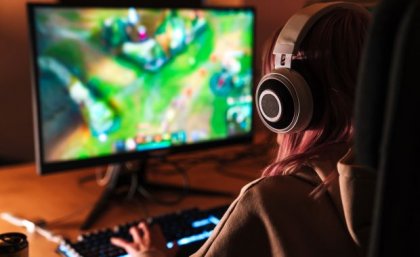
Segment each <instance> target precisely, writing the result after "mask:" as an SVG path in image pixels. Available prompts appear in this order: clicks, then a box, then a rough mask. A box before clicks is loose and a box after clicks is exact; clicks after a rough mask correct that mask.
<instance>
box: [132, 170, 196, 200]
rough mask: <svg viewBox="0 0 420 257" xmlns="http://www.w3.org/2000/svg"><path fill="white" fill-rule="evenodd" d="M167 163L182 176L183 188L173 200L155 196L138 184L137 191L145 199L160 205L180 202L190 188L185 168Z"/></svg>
mask: <svg viewBox="0 0 420 257" xmlns="http://www.w3.org/2000/svg"><path fill="white" fill-rule="evenodd" d="M167 163H168V164H172V165H173V166H174V167H175V169H174V170H175V171H177V173H178V174H181V175H182V178H183V190H182V192H181V193H180V194H179V195H178V197H177V198H175V199H173V200H166V199H163V198H159V197H156V196H154V195H153V194H152V193H151V192H150V191H149V190H147V189H146V188H145V187H144V186H143V185H141V184H139V185H138V188H137V191H138V192H139V193H140V194H141V195H142V196H143V197H145V198H146V199H148V200H150V201H153V202H155V203H158V204H162V205H175V204H178V203H179V202H181V201H182V199H184V197H185V196H186V195H187V193H188V189H189V188H190V182H189V178H188V175H187V173H186V172H185V170H184V169H183V168H181V167H180V166H179V165H178V164H177V163H171V162H167ZM175 174H176V173H175Z"/></svg>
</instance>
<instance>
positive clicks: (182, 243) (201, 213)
mask: <svg viewBox="0 0 420 257" xmlns="http://www.w3.org/2000/svg"><path fill="white" fill-rule="evenodd" d="M228 207H229V205H223V206H219V207H216V208H212V209H207V210H200V209H198V208H193V209H187V210H182V211H179V212H174V213H170V214H166V215H162V216H157V217H152V218H149V219H147V222H148V223H149V224H151V225H153V224H158V225H159V226H160V228H161V230H162V233H163V236H164V237H165V239H166V242H167V245H166V246H167V247H168V248H172V247H173V242H177V244H178V246H179V251H178V255H177V257H183V256H189V255H191V254H193V253H194V252H195V251H196V250H198V248H199V247H200V246H201V245H202V244H203V243H204V242H205V240H206V239H207V238H208V237H209V236H210V234H211V233H212V231H213V229H214V227H215V226H216V225H217V223H219V221H220V219H221V217H222V216H223V214H224V213H225V211H226V210H227V208H228ZM139 222H140V221H139V220H136V221H132V222H128V223H125V224H121V225H119V226H116V227H114V228H105V229H101V230H98V231H94V232H91V233H85V234H81V235H80V236H79V237H78V239H77V241H75V242H70V241H64V242H63V243H61V244H60V245H59V247H58V248H57V252H58V253H59V254H61V255H62V256H65V257H93V256H95V257H128V255H127V253H126V252H125V251H124V250H123V249H121V248H118V247H116V246H114V245H112V244H111V243H110V238H111V237H120V238H124V239H126V240H129V241H132V238H131V235H130V233H129V229H130V227H132V226H135V225H137V224H138V223H139Z"/></svg>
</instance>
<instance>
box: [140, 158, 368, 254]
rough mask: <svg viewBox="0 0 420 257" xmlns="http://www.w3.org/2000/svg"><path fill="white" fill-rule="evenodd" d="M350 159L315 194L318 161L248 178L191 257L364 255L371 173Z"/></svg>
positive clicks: (317, 181)
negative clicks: (291, 171) (278, 173)
mask: <svg viewBox="0 0 420 257" xmlns="http://www.w3.org/2000/svg"><path fill="white" fill-rule="evenodd" d="M351 163H352V158H351V153H348V154H347V155H346V156H345V157H344V158H343V159H342V160H341V161H340V162H339V163H338V164H337V170H338V173H339V176H337V177H336V179H335V180H333V181H332V183H331V184H330V186H329V187H328V189H327V190H326V191H325V192H324V193H321V194H319V195H318V196H317V197H314V196H312V195H310V194H311V192H313V190H314V188H316V187H317V186H318V185H319V184H320V183H321V179H320V177H322V176H323V175H325V165H324V166H323V165H322V164H320V165H319V166H317V167H316V168H315V169H311V168H305V169H302V170H300V171H299V172H297V173H296V174H295V175H290V176H273V177H265V178H261V179H258V180H256V181H254V182H251V183H250V184H248V185H247V186H245V187H244V188H243V189H242V190H241V193H240V195H239V196H238V198H237V199H236V200H235V201H234V202H233V203H232V204H231V206H230V207H229V209H228V211H227V212H226V214H225V215H224V217H223V218H222V220H221V222H220V223H219V225H218V226H217V227H216V229H215V230H214V232H213V234H212V235H211V237H210V238H209V239H208V240H207V242H206V243H205V244H204V245H203V246H202V247H201V249H200V250H199V251H198V252H197V253H195V254H194V255H193V256H194V257H198V256H206V257H212V256H215V257H216V256H217V257H223V256H229V257H234V256H238V257H244V256H256V257H264V256H276V257H277V256H278V257H311V256H319V257H329V256H334V257H347V256H348V257H350V256H351V257H353V256H364V255H365V251H366V246H367V240H368V236H369V228H370V223H371V220H370V219H371V213H372V201H373V195H374V185H375V176H374V175H375V173H374V172H373V171H372V170H368V169H364V168H362V167H358V166H355V165H351ZM323 169H324V170H323ZM323 173H324V174H323ZM141 256H160V255H155V254H145V255H141Z"/></svg>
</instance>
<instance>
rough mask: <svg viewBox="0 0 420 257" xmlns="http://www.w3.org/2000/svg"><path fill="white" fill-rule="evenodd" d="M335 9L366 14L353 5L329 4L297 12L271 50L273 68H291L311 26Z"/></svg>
mask: <svg viewBox="0 0 420 257" xmlns="http://www.w3.org/2000/svg"><path fill="white" fill-rule="evenodd" d="M337 8H343V9H351V10H359V11H361V12H367V10H365V9H364V8H363V7H361V6H358V5H356V4H354V3H345V2H330V3H317V4H312V5H310V6H308V7H305V8H303V9H301V10H299V11H298V12H297V13H296V14H294V15H293V16H292V17H291V18H290V19H289V20H288V21H287V23H286V25H284V27H283V29H282V30H281V32H280V34H279V36H278V37H277V40H276V44H275V46H274V49H273V54H274V68H275V69H278V68H289V69H290V68H291V63H292V56H293V54H296V51H297V49H299V45H300V43H301V42H302V39H303V38H305V36H306V34H307V33H308V31H309V29H310V28H311V27H312V25H313V24H314V23H315V22H317V21H318V20H319V19H320V18H321V17H323V16H324V15H325V14H326V13H328V12H330V11H332V10H335V9H337Z"/></svg>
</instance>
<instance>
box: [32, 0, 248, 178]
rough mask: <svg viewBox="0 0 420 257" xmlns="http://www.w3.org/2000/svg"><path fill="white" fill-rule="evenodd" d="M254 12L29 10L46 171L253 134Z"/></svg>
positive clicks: (40, 153)
mask: <svg viewBox="0 0 420 257" xmlns="http://www.w3.org/2000/svg"><path fill="white" fill-rule="evenodd" d="M254 19H255V17H254V10H253V9H252V8H227V7H223V8H220V7H218V8H216V7H199V8H198V7H194V8H187V7H164V6H160V7H150V6H149V7H140V6H112V7H111V6H64V5H45V4H38V5H37V4H31V5H29V22H30V28H31V44H32V52H33V58H32V59H33V74H34V76H33V78H34V79H33V81H34V83H33V84H34V103H35V106H34V109H35V115H34V116H35V125H36V126H35V127H36V136H35V137H36V139H37V143H36V153H37V163H38V169H39V171H40V172H41V173H45V172H52V171H57V170H63V169H71V168H77V167H83V166H88V165H99V164H106V163H110V162H119V161H125V160H130V159H133V158H140V157H141V156H142V155H145V154H148V153H150V152H151V151H156V150H162V149H166V150H169V151H171V152H172V151H173V152H177V151H184V150H188V149H198V148H203V147H210V146H218V145H225V144H230V143H237V142H242V141H244V140H248V141H249V139H250V138H251V136H252V123H253V121H252V117H253V108H252V101H253V97H252V91H253V79H254V78H253V73H254V67H253V64H254V60H253V55H254Z"/></svg>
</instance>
